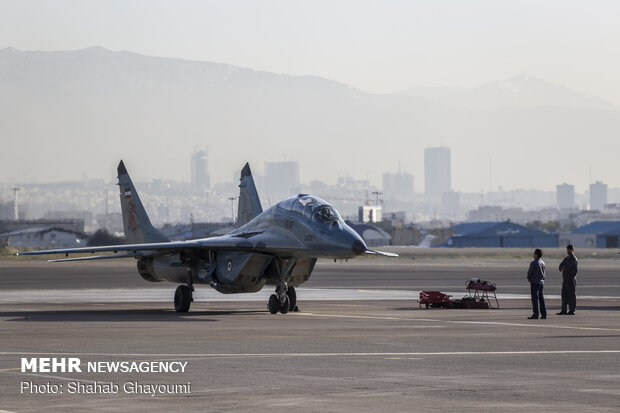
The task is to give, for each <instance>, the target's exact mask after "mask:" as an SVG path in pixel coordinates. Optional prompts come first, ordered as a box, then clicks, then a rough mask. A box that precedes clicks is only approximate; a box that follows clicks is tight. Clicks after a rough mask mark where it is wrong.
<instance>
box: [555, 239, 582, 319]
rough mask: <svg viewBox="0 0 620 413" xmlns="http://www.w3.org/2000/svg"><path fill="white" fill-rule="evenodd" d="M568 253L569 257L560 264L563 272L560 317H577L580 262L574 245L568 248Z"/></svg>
mask: <svg viewBox="0 0 620 413" xmlns="http://www.w3.org/2000/svg"><path fill="white" fill-rule="evenodd" d="M566 253H567V254H568V256H567V257H566V258H564V260H562V263H561V264H560V271H562V309H561V310H560V312H559V313H558V315H564V314H568V315H575V307H577V295H576V294H575V289H576V287H577V271H578V269H577V263H578V262H579V261H577V257H575V248H574V247H573V246H572V245H568V246H567V247H566ZM567 307H568V312H567Z"/></svg>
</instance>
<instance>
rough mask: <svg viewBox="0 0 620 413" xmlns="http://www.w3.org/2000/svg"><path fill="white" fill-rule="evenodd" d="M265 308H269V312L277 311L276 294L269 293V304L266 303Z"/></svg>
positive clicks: (277, 301)
mask: <svg viewBox="0 0 620 413" xmlns="http://www.w3.org/2000/svg"><path fill="white" fill-rule="evenodd" d="M267 308H268V309H269V312H270V313H271V314H276V313H277V312H278V310H279V309H280V300H279V299H278V296H277V295H275V294H271V296H270V297H269V304H268V305H267Z"/></svg>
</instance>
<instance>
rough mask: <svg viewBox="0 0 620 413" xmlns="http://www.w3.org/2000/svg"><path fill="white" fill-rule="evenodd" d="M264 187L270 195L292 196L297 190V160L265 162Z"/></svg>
mask: <svg viewBox="0 0 620 413" xmlns="http://www.w3.org/2000/svg"><path fill="white" fill-rule="evenodd" d="M264 185H265V189H266V190H267V192H268V193H269V194H272V195H283V196H292V195H296V194H297V192H299V187H300V185H299V162H297V161H279V162H265V181H264Z"/></svg>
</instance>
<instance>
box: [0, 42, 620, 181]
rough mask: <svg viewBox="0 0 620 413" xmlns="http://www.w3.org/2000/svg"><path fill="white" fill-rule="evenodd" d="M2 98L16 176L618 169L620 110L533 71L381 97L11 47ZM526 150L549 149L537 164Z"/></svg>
mask: <svg viewBox="0 0 620 413" xmlns="http://www.w3.org/2000/svg"><path fill="white" fill-rule="evenodd" d="M0 96H1V98H0V133H2V136H3V137H2V147H3V150H2V153H1V155H0V175H1V176H2V177H3V178H1V179H2V180H4V181H10V182H20V181H27V180H33V179H37V180H39V181H42V180H57V179H71V178H74V179H76V178H77V177H78V176H79V175H80V174H81V173H82V172H86V173H87V174H88V175H89V176H91V177H105V178H109V179H112V178H113V176H114V167H115V165H116V163H117V162H118V160H119V159H121V158H123V159H125V161H126V164H127V165H128V168H130V169H132V174H133V175H135V176H136V177H137V179H140V178H142V179H150V178H174V179H182V180H187V179H188V178H189V171H190V167H189V159H190V154H191V151H192V150H193V149H194V148H195V147H209V162H210V166H209V169H210V171H211V173H212V175H214V177H215V179H216V180H226V181H230V180H231V179H232V176H233V174H238V169H240V167H241V166H242V165H243V164H244V163H245V162H246V161H250V163H251V164H252V165H253V167H254V168H255V169H257V170H258V172H260V171H261V170H262V167H263V162H264V161H271V160H281V159H283V158H284V157H286V158H287V159H296V160H299V161H300V166H301V179H302V181H305V182H307V181H310V180H312V179H320V180H323V181H326V182H335V180H336V177H337V176H338V175H344V174H348V175H352V176H355V177H358V178H369V179H371V181H373V182H374V183H376V184H378V185H379V186H380V183H381V174H382V173H383V172H386V171H395V170H396V169H397V165H398V163H399V161H401V162H402V163H403V164H404V165H406V166H407V169H408V170H409V171H410V172H412V173H413V174H414V175H415V176H416V190H423V188H422V185H421V182H423V172H422V171H423V164H422V163H423V150H424V148H425V147H428V146H438V145H447V146H449V147H450V148H451V149H452V170H453V182H454V185H453V186H454V187H455V188H456V189H460V190H473V191H479V190H480V189H483V188H487V186H488V184H487V183H488V182H489V159H492V160H493V164H494V165H496V168H495V170H494V172H493V174H494V178H493V180H494V181H495V182H498V183H502V184H503V185H506V186H509V187H510V186H512V187H532V186H534V185H531V183H532V182H533V181H536V180H538V181H539V182H543V181H544V182H543V184H546V185H547V186H549V185H551V184H552V183H561V182H563V181H566V180H567V178H566V174H567V173H571V174H582V173H583V174H585V173H586V171H587V164H588V162H589V163H593V162H596V163H597V166H600V167H601V170H603V169H602V168H603V165H607V164H608V163H609V164H611V165H615V158H614V156H613V153H614V151H615V152H616V153H617V150H618V149H620V147H619V144H618V143H617V142H618V141H619V140H618V139H617V137H618V136H620V112H619V111H618V110H617V109H616V108H615V107H614V106H613V105H611V104H610V103H608V102H606V101H605V100H604V99H601V98H599V97H596V96H590V95H586V94H584V93H581V92H577V91H572V90H570V89H567V88H563V87H561V86H557V85H554V84H552V83H549V82H546V81H544V80H541V79H536V78H533V77H531V76H525V75H519V76H516V77H514V78H511V79H508V80H505V81H501V82H494V83H488V84H485V85H482V86H480V87H478V88H476V89H472V90H468V89H462V88H441V89H434V88H413V89H409V90H407V91H405V92H401V93H393V94H373V93H367V92H364V91H362V90H359V89H356V88H354V87H351V86H349V85H346V84H342V83H338V82H335V81H331V80H329V79H325V78H320V77H316V76H290V75H283V74H275V73H269V72H263V71H256V70H252V69H247V68H241V67H235V66H231V65H227V64H220V63H211V62H198V61H189V60H182V59H173V58H162V57H151V56H144V55H140V54H137V53H132V52H127V51H120V52H116V51H110V50H106V49H104V48H101V47H91V48H87V49H82V50H75V51H59V52H42V51H20V50H16V49H13V48H6V49H2V50H0ZM602 147H605V148H606V149H608V150H603V151H602V150H601V148H602ZM577 148H578V149H577ZM532 153H540V154H542V155H541V157H537V161H536V162H534V163H533V164H532V162H531V158H532ZM557 158H560V159H562V162H561V163H560V164H555V163H554V162H555V159H557ZM567 165H569V166H570V167H567ZM533 166H536V167H535V168H534V167H533ZM547 181H548V182H547Z"/></svg>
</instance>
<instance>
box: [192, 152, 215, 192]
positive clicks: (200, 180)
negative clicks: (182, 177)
mask: <svg viewBox="0 0 620 413" xmlns="http://www.w3.org/2000/svg"><path fill="white" fill-rule="evenodd" d="M208 166H209V160H208V157H207V152H206V151H202V150H197V151H194V153H193V154H192V162H191V174H192V175H191V183H192V188H193V189H194V190H196V191H204V190H205V189H209V187H210V184H211V183H210V178H209V170H208Z"/></svg>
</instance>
